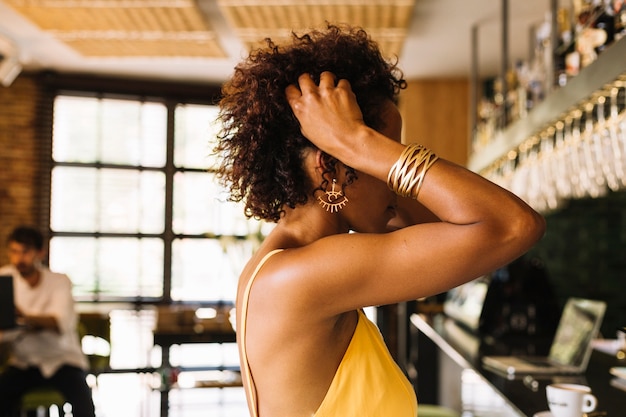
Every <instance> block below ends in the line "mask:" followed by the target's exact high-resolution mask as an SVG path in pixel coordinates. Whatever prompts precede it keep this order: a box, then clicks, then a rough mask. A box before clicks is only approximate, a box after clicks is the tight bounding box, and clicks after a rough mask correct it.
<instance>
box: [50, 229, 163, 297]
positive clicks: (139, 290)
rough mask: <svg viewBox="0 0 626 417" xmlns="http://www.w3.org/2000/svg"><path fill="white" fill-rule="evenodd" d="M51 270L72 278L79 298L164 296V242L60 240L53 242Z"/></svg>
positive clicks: (104, 239)
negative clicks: (98, 296)
mask: <svg viewBox="0 0 626 417" xmlns="http://www.w3.org/2000/svg"><path fill="white" fill-rule="evenodd" d="M50 267H51V268H52V269H53V270H55V271H59V272H64V273H66V274H68V275H69V277H70V279H71V280H72V282H73V283H74V295H76V296H90V297H91V296H93V295H94V294H99V295H101V296H104V297H106V296H111V297H133V298H136V297H161V296H162V295H163V241H162V240H161V239H156V238H143V239H139V238H93V237H60V236H56V237H53V238H52V239H51V240H50Z"/></svg>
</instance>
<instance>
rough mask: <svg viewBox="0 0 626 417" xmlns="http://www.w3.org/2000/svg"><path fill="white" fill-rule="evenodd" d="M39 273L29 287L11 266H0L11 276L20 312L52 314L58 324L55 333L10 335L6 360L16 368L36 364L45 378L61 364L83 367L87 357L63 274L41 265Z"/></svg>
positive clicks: (69, 287)
mask: <svg viewBox="0 0 626 417" xmlns="http://www.w3.org/2000/svg"><path fill="white" fill-rule="evenodd" d="M39 272H40V275H41V279H40V281H39V284H38V285H36V286H35V287H34V288H33V287H31V286H30V285H29V284H28V283H27V282H26V280H25V279H24V278H22V277H21V276H20V273H19V272H18V271H17V269H15V268H14V267H13V266H12V265H7V266H4V267H2V268H0V275H3V274H4V275H9V274H10V275H13V289H14V294H15V297H14V298H15V306H16V307H17V308H18V309H19V310H20V311H21V312H22V313H23V314H24V315H27V316H53V317H55V318H56V319H57V323H58V326H59V332H58V333H57V332H56V331H54V330H37V331H26V330H20V331H18V332H17V333H15V334H14V335H12V337H11V339H13V340H12V344H13V348H12V355H11V358H10V360H9V363H10V364H11V365H14V366H16V367H18V368H26V367H28V366H37V367H39V369H40V370H41V373H42V375H43V376H44V377H46V378H49V377H50V376H52V375H53V374H54V373H55V372H56V371H57V370H58V369H59V368H60V367H61V366H63V365H72V366H76V367H78V368H82V369H87V368H88V362H87V358H86V357H85V355H84V354H83V352H82V349H81V345H80V341H79V339H78V333H77V325H78V316H77V314H76V311H75V309H74V298H73V296H72V282H71V281H70V279H69V277H68V276H67V275H65V274H59V273H55V272H52V271H50V270H49V269H48V268H45V267H40V268H39Z"/></svg>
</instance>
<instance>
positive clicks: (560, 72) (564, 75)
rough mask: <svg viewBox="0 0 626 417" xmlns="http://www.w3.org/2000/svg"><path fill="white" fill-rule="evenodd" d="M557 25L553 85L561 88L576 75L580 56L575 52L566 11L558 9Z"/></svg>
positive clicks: (568, 12)
mask: <svg viewBox="0 0 626 417" xmlns="http://www.w3.org/2000/svg"><path fill="white" fill-rule="evenodd" d="M557 24H558V34H559V37H558V45H557V47H556V49H555V51H554V85H555V86H559V87H563V86H565V85H566V84H567V81H568V79H569V78H571V77H574V76H576V75H578V71H579V69H580V56H579V54H578V51H577V50H576V43H575V41H574V33H573V31H572V25H571V21H570V11H569V10H568V9H565V8H561V9H559V11H558V14H557Z"/></svg>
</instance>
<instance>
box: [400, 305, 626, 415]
mask: <svg viewBox="0 0 626 417" xmlns="http://www.w3.org/2000/svg"><path fill="white" fill-rule="evenodd" d="M411 323H412V324H413V325H414V326H415V327H417V329H418V330H419V331H420V332H421V333H423V334H424V335H425V336H427V337H428V338H429V339H430V340H432V341H433V342H434V343H435V344H436V345H437V347H438V348H439V349H440V350H441V351H442V352H443V353H444V354H445V355H447V356H448V357H450V358H451V359H452V360H453V361H454V362H455V363H457V364H458V365H459V366H460V367H461V368H464V369H473V370H474V371H476V372H477V373H478V374H479V375H480V376H481V377H482V378H483V379H484V380H485V381H486V382H487V383H488V384H489V385H490V386H491V387H492V388H493V389H494V390H495V391H496V392H497V393H498V394H499V395H500V396H501V397H502V398H503V399H504V400H505V401H506V402H507V403H508V405H509V406H510V407H511V408H512V409H513V410H515V413H516V414H517V415H519V417H533V415H534V414H536V413H538V412H541V411H545V410H547V402H546V394H545V387H546V385H548V384H550V383H553V382H557V381H558V382H573V383H579V384H584V385H588V386H590V387H591V389H592V392H593V394H594V395H595V396H596V397H597V398H598V408H597V411H601V412H606V413H607V414H606V416H607V417H624V416H626V391H623V390H621V389H619V388H617V387H615V386H614V385H612V384H611V381H612V380H613V379H614V377H613V376H612V375H611V374H610V373H609V369H610V368H611V367H613V366H625V365H626V361H624V360H621V361H620V360H618V359H617V358H616V357H615V356H612V355H608V354H606V353H604V352H600V351H597V350H594V352H593V354H592V356H591V359H590V361H589V366H588V367H587V371H586V372H585V373H584V374H581V375H552V376H530V375H520V376H515V377H510V376H505V375H500V374H497V373H494V372H492V371H490V370H487V369H485V368H483V366H482V361H481V359H482V357H483V356H484V355H486V354H494V353H498V354H502V353H503V352H502V350H503V346H502V344H499V345H498V346H495V345H494V344H488V343H486V342H485V341H484V340H481V339H480V338H479V337H477V336H476V335H475V334H472V333H470V332H468V331H466V330H465V329H464V328H462V327H461V326H459V325H458V324H456V323H455V322H454V321H453V320H451V319H449V318H447V317H445V316H444V315H434V316H426V315H421V314H413V315H412V316H411ZM525 343H526V344H527V345H526V346H524V342H521V341H517V342H516V343H515V344H514V345H513V344H511V345H510V346H508V348H509V350H510V352H525V351H526V350H534V351H536V353H537V354H539V355H544V354H547V349H548V348H549V343H545V342H539V343H537V344H533V345H532V346H528V343H529V341H528V340H526V341H525Z"/></svg>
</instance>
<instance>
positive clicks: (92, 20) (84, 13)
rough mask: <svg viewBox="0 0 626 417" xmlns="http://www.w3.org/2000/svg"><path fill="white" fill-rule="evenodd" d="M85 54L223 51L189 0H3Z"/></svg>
mask: <svg viewBox="0 0 626 417" xmlns="http://www.w3.org/2000/svg"><path fill="white" fill-rule="evenodd" d="M6 2H7V3H8V4H9V5H10V6H11V7H13V8H14V9H15V10H16V11H17V12H19V13H20V14H22V15H23V16H24V17H26V18H28V19H29V20H31V21H32V22H33V23H34V24H35V25H37V26H39V27H40V28H41V29H43V30H45V31H47V32H49V33H50V34H51V35H52V36H54V37H56V38H57V39H59V40H61V41H63V42H65V43H66V44H67V45H69V46H70V47H73V48H74V49H75V50H76V51H77V52H79V53H80V54H82V55H84V56H87V57H95V56H123V57H146V56H154V57H158V56H168V57H172V56H181V57H184V56H190V57H203V56H204V57H212V58H222V57H225V56H226V53H225V52H224V51H223V49H222V47H221V44H220V43H219V39H218V38H217V36H216V34H215V32H214V31H213V29H212V28H211V26H210V24H209V22H208V19H207V18H206V17H205V16H204V15H203V13H202V12H201V11H200V10H199V9H198V7H197V5H196V3H195V2H194V1H193V0H172V1H159V0H6Z"/></svg>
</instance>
